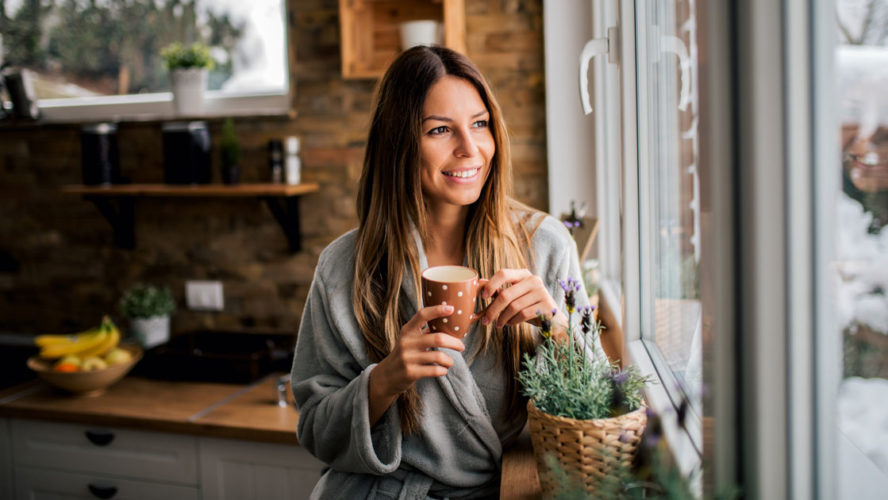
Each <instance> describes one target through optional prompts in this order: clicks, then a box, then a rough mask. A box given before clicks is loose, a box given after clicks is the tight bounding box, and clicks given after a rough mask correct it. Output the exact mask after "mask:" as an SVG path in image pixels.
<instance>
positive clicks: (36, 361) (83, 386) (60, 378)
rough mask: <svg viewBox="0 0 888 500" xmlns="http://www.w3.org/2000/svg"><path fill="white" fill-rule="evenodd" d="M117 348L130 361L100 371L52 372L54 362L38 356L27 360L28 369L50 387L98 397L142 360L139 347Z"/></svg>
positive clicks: (126, 345)
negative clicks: (129, 357) (126, 355)
mask: <svg viewBox="0 0 888 500" xmlns="http://www.w3.org/2000/svg"><path fill="white" fill-rule="evenodd" d="M119 347H120V348H121V349H125V350H127V351H128V352H129V353H130V354H131V355H132V359H130V360H129V361H127V362H125V363H121V364H118V365H111V366H109V367H107V368H104V369H102V370H95V371H78V372H59V371H55V370H53V365H54V364H55V360H51V359H44V358H41V357H39V356H32V357H30V358H28V368H30V369H31V370H33V371H34V372H35V373H37V375H38V376H39V377H40V378H41V379H43V380H44V381H45V382H46V383H47V384H49V385H51V386H54V387H57V388H59V389H63V390H65V391H68V392H70V393H72V394H75V395H79V396H98V395H99V394H102V393H103V392H105V389H107V388H108V387H110V386H111V385H112V384H114V383H115V382H117V381H118V380H120V379H122V378H123V377H124V376H125V375H126V374H127V373H129V371H130V370H131V369H132V368H133V366H135V365H136V363H138V362H139V360H140V359H142V349H141V348H140V347H139V346H136V345H128V344H120V346H119Z"/></svg>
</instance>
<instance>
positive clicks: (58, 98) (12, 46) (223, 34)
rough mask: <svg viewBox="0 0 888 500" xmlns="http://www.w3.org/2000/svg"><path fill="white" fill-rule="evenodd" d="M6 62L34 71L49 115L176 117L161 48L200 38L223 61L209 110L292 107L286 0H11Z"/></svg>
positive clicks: (5, 12)
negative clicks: (249, 0)
mask: <svg viewBox="0 0 888 500" xmlns="http://www.w3.org/2000/svg"><path fill="white" fill-rule="evenodd" d="M0 5H2V6H3V7H4V8H3V9H2V11H0V16H2V24H0V26H2V27H3V28H2V30H0V35H2V40H3V43H2V45H0V46H2V47H3V52H2V59H3V61H4V62H5V63H6V64H9V65H14V66H16V67H20V68H24V69H26V70H28V71H29V74H30V77H31V78H30V80H31V82H32V84H33V88H34V91H35V94H36V98H37V99H38V104H39V107H40V109H41V114H42V118H43V119H44V120H45V121H68V120H71V121H76V120H86V119H88V120H97V119H114V118H118V117H123V118H136V117H159V118H163V117H167V116H173V112H172V107H171V104H170V100H171V96H170V94H169V92H168V90H169V84H168V76H167V70H166V69H165V68H164V66H163V63H162V59H161V57H160V51H161V49H162V48H163V47H165V46H167V45H168V44H170V43H172V42H177V41H178V42H182V43H185V44H189V43H193V42H201V43H204V44H205V45H207V46H209V47H210V50H211V54H212V56H213V58H214V60H215V62H216V66H215V68H214V69H213V70H212V71H211V72H210V75H209V79H208V90H209V92H208V94H207V106H206V107H207V114H208V115H225V114H245V113H250V114H269V113H274V114H282V113H285V112H286V111H287V110H288V109H289V105H290V99H289V83H288V71H287V61H288V56H287V45H288V44H287V41H286V40H287V37H286V28H285V26H286V24H285V19H286V18H285V12H284V2H283V1H282V0H257V1H255V2H246V3H245V2H239V1H236V0H215V1H210V0H130V1H127V2H117V1H111V0H104V1H103V0H98V1H85V0H62V1H55V2H52V1H46V0H6V1H5V2H3V3H0Z"/></svg>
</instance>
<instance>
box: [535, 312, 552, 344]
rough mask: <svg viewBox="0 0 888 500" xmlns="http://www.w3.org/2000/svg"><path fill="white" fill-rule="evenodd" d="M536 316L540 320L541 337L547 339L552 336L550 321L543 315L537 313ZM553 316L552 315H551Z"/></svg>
mask: <svg viewBox="0 0 888 500" xmlns="http://www.w3.org/2000/svg"><path fill="white" fill-rule="evenodd" d="M537 316H538V317H539V318H540V333H542V334H543V337H545V338H549V337H551V336H552V319H551V318H547V317H546V315H545V314H543V313H541V312H540V311H537ZM553 316H554V315H553Z"/></svg>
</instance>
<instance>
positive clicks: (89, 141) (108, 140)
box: [80, 123, 120, 186]
mask: <svg viewBox="0 0 888 500" xmlns="http://www.w3.org/2000/svg"><path fill="white" fill-rule="evenodd" d="M80 151H81V154H80V157H81V164H82V167H83V183H84V184H85V185H87V186H95V185H109V184H118V183H120V160H119V157H118V153H117V125H115V124H113V123H95V124H91V125H84V126H83V128H81V129H80Z"/></svg>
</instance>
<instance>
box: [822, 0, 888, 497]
mask: <svg viewBox="0 0 888 500" xmlns="http://www.w3.org/2000/svg"><path fill="white" fill-rule="evenodd" d="M836 19H837V23H838V28H839V29H838V31H839V35H840V37H839V40H840V41H839V45H838V47H837V48H836V52H835V61H836V75H835V76H836V82H835V90H836V92H837V93H838V95H837V96H836V103H837V111H838V117H839V126H840V127H841V128H840V130H838V131H836V133H837V136H838V137H840V141H841V151H842V159H841V165H836V167H837V168H836V174H838V173H839V172H841V178H842V192H841V193H840V194H839V199H838V201H837V204H836V206H835V211H836V212H835V220H836V227H835V229H833V231H834V232H835V236H836V243H837V248H836V253H837V261H836V262H835V263H834V264H835V265H834V267H833V271H834V276H831V277H830V278H831V279H832V280H833V281H832V283H834V290H833V291H832V292H831V293H834V295H835V298H834V299H835V300H834V304H835V308H836V311H835V312H836V316H837V317H838V319H839V328H840V331H837V332H836V335H840V336H841V338H842V345H843V370H842V371H843V373H842V381H841V385H840V388H839V396H838V426H839V429H838V432H839V436H838V445H839V453H840V456H839V460H838V461H837V462H838V464H839V492H840V496H841V497H842V498H877V497H883V495H884V492H885V489H886V488H888V419H886V415H888V92H886V90H885V89H888V1H886V0H839V1H838V9H837V16H836ZM823 229H825V230H827V228H823Z"/></svg>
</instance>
